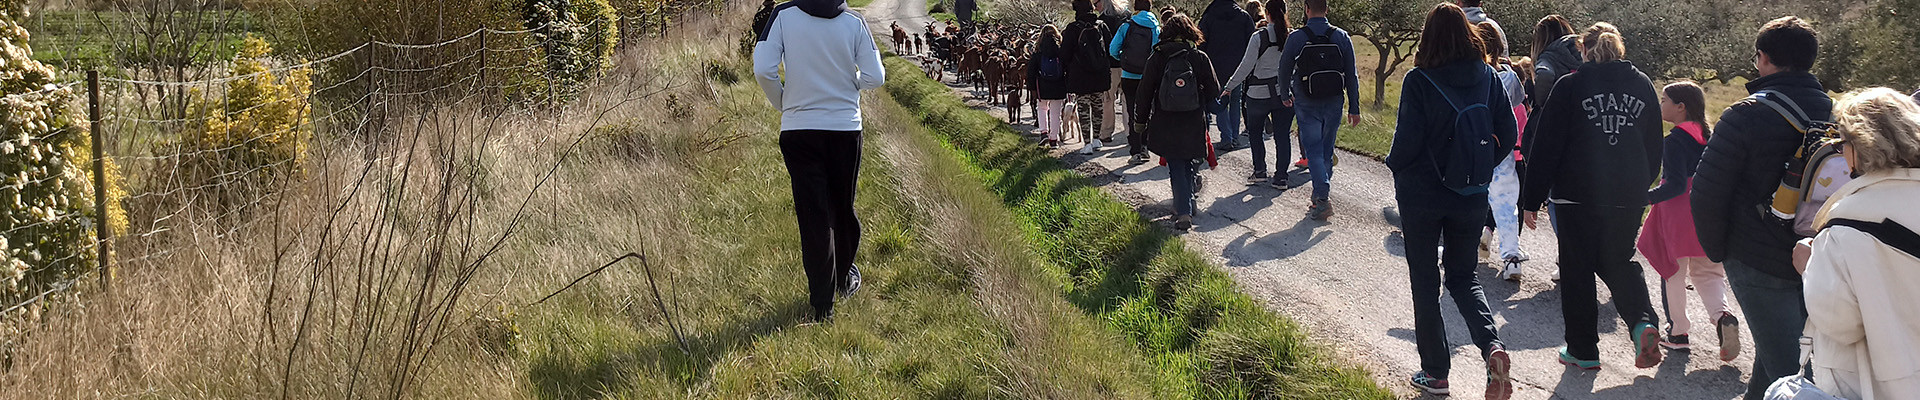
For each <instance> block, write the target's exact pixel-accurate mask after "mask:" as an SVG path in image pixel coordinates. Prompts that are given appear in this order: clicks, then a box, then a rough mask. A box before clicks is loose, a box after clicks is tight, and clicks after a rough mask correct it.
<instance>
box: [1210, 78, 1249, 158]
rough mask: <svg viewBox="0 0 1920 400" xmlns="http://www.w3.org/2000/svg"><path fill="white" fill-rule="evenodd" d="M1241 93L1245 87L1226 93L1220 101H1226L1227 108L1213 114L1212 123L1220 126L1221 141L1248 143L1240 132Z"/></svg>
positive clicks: (1244, 90) (1237, 143)
mask: <svg viewBox="0 0 1920 400" xmlns="http://www.w3.org/2000/svg"><path fill="white" fill-rule="evenodd" d="M1242 93H1246V89H1234V90H1233V93H1231V94H1228V95H1227V98H1225V99H1221V102H1223V103H1226V105H1227V108H1226V109H1223V110H1220V112H1218V113H1214V114H1213V121H1214V124H1215V125H1217V126H1219V128H1220V141H1221V142H1225V143H1232V144H1235V145H1241V144H1247V143H1250V141H1248V140H1247V138H1245V137H1242V136H1241V133H1240V96H1241V94H1242Z"/></svg>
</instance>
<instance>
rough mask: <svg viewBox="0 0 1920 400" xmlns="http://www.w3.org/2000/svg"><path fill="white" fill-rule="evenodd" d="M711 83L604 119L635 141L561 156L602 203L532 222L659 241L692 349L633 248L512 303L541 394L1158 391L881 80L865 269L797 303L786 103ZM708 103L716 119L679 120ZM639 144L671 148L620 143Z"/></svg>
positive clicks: (537, 234)
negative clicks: (692, 105) (819, 311)
mask: <svg viewBox="0 0 1920 400" xmlns="http://www.w3.org/2000/svg"><path fill="white" fill-rule="evenodd" d="M728 65H729V67H730V68H743V66H742V65H740V64H739V63H738V62H735V63H732V64H728ZM664 72H666V73H667V74H668V75H669V76H675V75H677V74H678V73H677V72H675V71H672V70H671V69H670V70H668V71H664ZM734 72H736V73H738V74H741V75H744V74H745V72H744V71H743V70H739V71H734ZM716 89H717V93H718V96H717V99H716V100H715V101H714V103H715V104H716V105H717V107H714V108H712V109H701V110H696V111H695V112H694V114H693V115H688V116H684V117H679V118H681V119H679V120H671V121H672V122H671V123H662V122H663V121H657V120H651V119H634V120H631V121H626V122H622V123H616V124H613V125H612V126H611V127H609V128H607V129H605V130H604V131H603V132H602V133H601V134H602V135H604V136H605V137H607V138H608V140H611V141H613V142H614V143H628V144H629V145H628V146H626V147H616V146H599V145H596V147H595V148H599V149H600V150H595V151H591V152H594V153H598V155H595V156H590V157H587V158H586V159H584V160H583V161H582V162H580V163H579V164H578V165H570V166H568V167H567V168H565V169H564V170H563V171H562V175H563V176H565V178H563V180H562V181H563V182H567V181H571V182H576V183H577V184H576V185H574V186H570V187H569V188H568V189H567V190H565V191H562V193H563V194H562V195H561V196H562V197H561V198H560V199H559V201H561V202H564V203H569V204H577V205H575V206H570V208H569V210H572V208H571V207H608V208H610V209H609V210H607V211H606V212H563V213H560V218H559V219H557V220H554V221H547V222H543V223H541V224H537V225H535V226H531V227H529V229H528V230H527V234H528V235H529V236H530V237H529V238H528V239H527V240H529V241H532V242H535V243H540V242H543V241H549V240H551V241H558V242H562V243H569V242H573V241H576V240H582V239H576V238H575V237H577V236H578V235H579V234H580V233H581V232H623V233H624V234H612V235H595V236H602V237H601V238H597V239H585V240H592V241H607V242H605V243H600V244H596V245H595V247H598V248H601V251H600V252H604V251H605V247H616V248H625V247H620V246H625V245H624V244H622V243H627V242H631V241H640V243H650V244H636V245H634V246H635V247H640V248H645V247H647V246H652V247H655V248H657V250H656V253H657V254H659V255H657V256H655V257H656V259H655V262H654V264H653V265H654V268H656V272H659V273H663V274H665V275H666V276H667V278H663V280H662V281H661V284H662V285H663V290H665V291H666V292H667V302H668V303H669V304H670V305H671V306H670V307H671V308H676V309H677V311H676V312H675V314H674V320H675V321H676V322H677V323H679V324H680V325H681V327H682V328H683V329H684V330H685V332H684V333H685V337H686V338H687V339H688V342H689V346H688V348H689V350H690V351H689V352H682V351H681V350H680V347H679V345H678V342H677V341H676V340H675V339H674V336H673V335H672V334H671V332H670V331H669V330H668V328H667V327H666V326H665V324H664V322H665V317H663V316H662V315H661V314H660V313H659V312H658V311H657V308H656V307H655V306H654V305H653V303H652V298H651V297H650V296H651V295H650V292H648V291H647V289H648V288H647V287H646V286H645V285H644V281H642V280H640V279H642V278H641V276H640V275H639V272H638V271H637V267H633V268H627V270H628V272H626V273H623V274H620V275H615V276H603V277H598V278H595V280H593V281H589V282H590V284H585V285H583V286H581V287H579V288H576V289H575V290H574V291H573V292H570V293H567V294H564V295H562V296H560V297H558V298H556V299H555V300H553V301H554V302H558V303H557V304H555V305H553V306H550V308H545V309H541V310H537V311H539V312H537V313H530V314H528V315H526V316H523V317H518V318H517V319H516V321H517V323H518V324H519V326H520V327H521V331H522V332H524V337H523V338H522V339H521V340H518V341H517V343H520V344H521V345H520V348H521V349H523V350H522V351H523V353H524V359H525V363H526V364H525V367H526V370H525V374H526V376H525V379H526V383H527V386H528V387H529V390H530V391H531V392H532V395H533V397H540V398H554V399H578V398H606V397H613V398H676V397H699V398H729V399H731V398H793V397H807V398H818V397H827V398H949V399H991V398H1103V399H1104V398H1150V397H1158V396H1154V395H1153V391H1152V387H1151V386H1149V384H1150V380H1149V379H1146V377H1149V376H1151V375H1152V374H1151V373H1150V372H1148V371H1149V369H1148V365H1149V364H1148V363H1147V362H1146V361H1145V360H1144V358H1143V357H1142V355H1141V353H1140V352H1139V351H1137V350H1134V348H1133V347H1132V346H1130V345H1128V343H1129V342H1128V341H1127V339H1126V338H1125V337H1124V336H1122V335H1120V334H1117V333H1114V332H1113V331H1111V330H1108V329H1106V328H1105V326H1104V325H1103V324H1102V323H1101V322H1099V321H1098V320H1096V319H1094V318H1091V317H1089V316H1087V315H1085V314H1083V313H1081V312H1080V310H1079V309H1078V308H1075V307H1073V305H1071V304H1069V303H1068V302H1067V301H1066V300H1065V299H1063V298H1062V297H1061V296H1060V293H1059V291H1058V290H1057V288H1058V287H1060V286H1061V285H1062V283H1060V282H1059V281H1057V280H1056V279H1055V278H1054V277H1053V276H1051V275H1048V274H1046V273H1045V271H1046V269H1045V268H1044V266H1043V265H1044V264H1043V263H1041V262H1040V261H1039V260H1038V259H1036V258H1035V257H1034V256H1033V255H1032V254H1031V253H1029V252H1027V251H1026V244H1025V243H1023V242H1021V238H1022V237H1021V236H1019V235H1005V234H1001V233H1005V232H1017V231H1018V230H1019V225H1018V224H1017V223H1015V219H1014V217H1013V216H1012V215H1011V214H1009V213H1008V211H1007V210H1006V208H1004V207H1002V206H1001V205H1000V203H999V201H998V197H997V196H995V195H994V194H992V193H991V192H988V191H987V190H986V189H985V188H982V187H981V185H980V184H978V183H977V182H973V181H970V180H955V179H951V177H953V176H958V175H964V174H965V172H964V170H961V169H960V168H961V167H960V164H958V163H957V162H954V161H952V160H950V159H934V160H923V159H920V158H916V157H915V156H914V154H939V153H928V152H927V151H926V150H924V149H926V148H931V149H934V150H938V149H939V147H938V146H939V145H938V143H937V142H932V141H930V140H929V139H926V138H927V137H929V134H928V133H927V132H926V131H925V130H924V129H922V128H920V127H918V125H917V124H916V123H915V120H914V119H913V118H911V117H910V116H909V115H910V114H909V113H908V112H907V111H905V110H904V109H901V108H899V106H898V105H895V104H893V103H892V102H891V101H890V100H889V99H887V98H885V97H884V96H869V97H870V98H869V99H868V100H869V101H867V102H866V103H867V104H866V105H865V106H866V107H865V108H867V109H868V110H869V114H867V115H868V117H867V128H868V129H867V130H866V134H867V140H866V141H865V143H866V150H865V157H864V158H863V160H864V161H863V168H862V169H861V176H860V187H859V193H858V197H857V198H858V200H857V202H856V204H855V208H856V209H857V210H858V211H859V213H860V216H861V219H862V222H863V226H864V232H865V234H864V238H865V240H864V243H863V246H862V247H861V251H860V254H859V256H858V257H857V259H856V261H857V262H858V263H859V265H860V266H861V270H862V272H863V274H864V278H865V286H864V288H863V289H862V290H861V293H860V294H859V295H857V296H855V297H853V298H850V299H848V300H844V301H842V302H841V303H840V304H839V305H838V306H837V307H836V314H837V317H836V319H835V320H834V321H832V322H831V323H826V324H807V323H804V320H803V316H804V315H805V314H807V313H808V312H809V311H808V309H809V307H808V306H807V305H806V302H805V292H806V290H805V280H804V275H803V274H802V270H801V267H800V260H799V250H798V249H799V238H798V237H799V235H798V233H797V229H796V227H795V221H794V209H793V203H792V200H791V196H790V195H789V193H790V192H789V190H790V186H789V183H788V178H787V176H786V174H785V173H784V171H783V169H782V167H781V166H780V165H781V163H782V157H781V154H780V151H779V147H778V142H777V138H778V133H777V132H776V130H777V126H778V119H779V115H778V113H777V112H776V111H774V110H771V109H770V108H769V107H767V105H766V101H765V100H764V97H763V94H762V92H761V91H760V89H759V87H758V86H757V85H756V84H755V83H753V82H752V81H743V82H738V83H735V84H731V85H718V86H716ZM704 91H705V90H704V89H701V90H696V91H692V92H704ZM692 92H690V93H692ZM689 95H690V96H691V94H689ZM696 101H702V102H704V101H705V100H696ZM714 120H718V121H723V122H721V123H719V124H718V125H710V124H709V123H705V122H701V123H682V122H692V121H714ZM729 133H743V134H747V135H748V138H747V139H745V140H744V141H742V142H739V143H737V144H735V145H732V146H728V147H725V148H722V149H719V150H717V151H715V152H713V153H711V154H703V155H699V156H687V155H686V154H698V153H696V151H697V150H698V148H688V143H690V142H697V140H698V139H699V138H703V137H710V136H708V135H724V134H729ZM914 138H919V139H917V140H918V141H916V139H914ZM903 143H904V144H903ZM915 143H918V146H919V147H917V148H920V149H922V150H919V151H918V152H917V153H915V152H912V151H908V152H907V153H906V155H899V154H894V153H891V152H889V151H888V150H887V149H886V147H885V145H883V144H891V145H902V146H911V145H913V144H915ZM914 148H916V147H908V150H912V149H914ZM636 152H637V153H640V154H641V155H642V158H649V157H659V158H661V159H664V160H667V162H650V163H646V164H645V165H633V164H632V162H631V161H626V160H625V158H626V157H630V154H633V153H636ZM896 152H898V151H896ZM641 171H644V172H641ZM609 173H618V174H622V175H616V176H615V177H608V176H607V175H608V174H609ZM636 173H637V174H640V175H641V176H640V177H628V176H626V175H625V174H636ZM663 191H666V192H668V193H666V194H660V193H661V192H663ZM621 210H625V211H621ZM634 210H640V211H638V212H639V213H641V214H642V215H632V214H635V213H636V211H634ZM653 213H664V215H651V214H653ZM656 217H657V218H656ZM622 224H634V226H633V228H629V229H620V228H618V225H622ZM655 229H662V230H664V231H658V230H655ZM649 236H651V237H653V238H652V239H645V238H646V237H649ZM595 282H599V283H595Z"/></svg>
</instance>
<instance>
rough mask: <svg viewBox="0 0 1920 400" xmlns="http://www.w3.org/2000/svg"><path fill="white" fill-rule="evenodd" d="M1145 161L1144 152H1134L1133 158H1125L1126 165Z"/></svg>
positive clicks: (1139, 163)
mask: <svg viewBox="0 0 1920 400" xmlns="http://www.w3.org/2000/svg"><path fill="white" fill-rule="evenodd" d="M1146 163H1147V155H1146V154H1135V155H1133V159H1130V160H1127V165H1141V164H1146Z"/></svg>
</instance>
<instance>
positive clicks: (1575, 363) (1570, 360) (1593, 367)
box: [1560, 346, 1600, 371]
mask: <svg viewBox="0 0 1920 400" xmlns="http://www.w3.org/2000/svg"><path fill="white" fill-rule="evenodd" d="M1560 364H1564V365H1566V366H1569V367H1574V368H1579V369H1584V370H1589V371H1597V370H1599V369H1600V360H1582V359H1578V358H1574V357H1573V353H1568V352H1567V348H1566V347H1564V346H1563V347H1561V348H1560Z"/></svg>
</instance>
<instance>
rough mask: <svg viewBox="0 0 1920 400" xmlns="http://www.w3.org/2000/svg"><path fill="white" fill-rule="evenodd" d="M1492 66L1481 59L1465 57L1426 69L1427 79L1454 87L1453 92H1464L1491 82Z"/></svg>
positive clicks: (1449, 87) (1450, 87)
mask: <svg viewBox="0 0 1920 400" xmlns="http://www.w3.org/2000/svg"><path fill="white" fill-rule="evenodd" d="M1492 68H1493V67H1489V66H1487V63H1483V62H1480V60H1477V59H1473V58H1463V59H1460V60H1459V61H1454V62H1450V63H1447V65H1442V66H1440V67H1439V68H1433V69H1429V70H1426V74H1427V79H1431V80H1433V83H1436V84H1439V85H1440V86H1444V87H1446V88H1448V89H1452V90H1453V93H1462V92H1466V91H1467V90H1469V89H1473V88H1475V87H1479V86H1480V85H1484V84H1487V83H1489V82H1491V81H1492V80H1493V72H1492V71H1493V70H1492Z"/></svg>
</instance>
